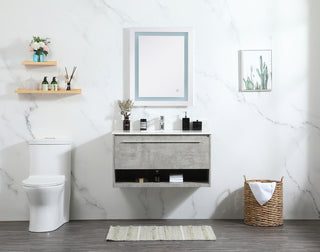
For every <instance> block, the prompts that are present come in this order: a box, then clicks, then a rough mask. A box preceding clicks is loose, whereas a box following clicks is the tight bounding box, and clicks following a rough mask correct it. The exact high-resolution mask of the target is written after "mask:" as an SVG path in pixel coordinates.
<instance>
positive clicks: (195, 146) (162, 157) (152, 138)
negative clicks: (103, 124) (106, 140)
mask: <svg viewBox="0 0 320 252" xmlns="http://www.w3.org/2000/svg"><path fill="white" fill-rule="evenodd" d="M113 136H114V172H113V174H114V177H113V179H114V181H113V182H114V186H115V187H203V186H205V187H209V186H210V169H211V164H210V160H211V158H210V134H209V133H204V132H196V131H154V132H148V131H146V132H141V131H129V132H125V131H116V132H113ZM173 175H180V176H181V175H182V177H183V182H169V181H170V176H171V177H173ZM157 181H159V182H157Z"/></svg>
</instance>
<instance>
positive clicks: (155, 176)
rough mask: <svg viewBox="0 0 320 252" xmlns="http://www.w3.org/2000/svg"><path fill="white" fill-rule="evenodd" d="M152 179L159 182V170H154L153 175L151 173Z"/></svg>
mask: <svg viewBox="0 0 320 252" xmlns="http://www.w3.org/2000/svg"><path fill="white" fill-rule="evenodd" d="M153 181H154V182H160V172H159V170H156V171H155V173H154V175H153Z"/></svg>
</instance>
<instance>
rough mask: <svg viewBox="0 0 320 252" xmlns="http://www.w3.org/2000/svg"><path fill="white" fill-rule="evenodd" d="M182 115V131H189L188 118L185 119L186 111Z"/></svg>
mask: <svg viewBox="0 0 320 252" xmlns="http://www.w3.org/2000/svg"><path fill="white" fill-rule="evenodd" d="M184 113H185V116H184V118H182V130H190V118H188V117H187V111H186V112H184Z"/></svg>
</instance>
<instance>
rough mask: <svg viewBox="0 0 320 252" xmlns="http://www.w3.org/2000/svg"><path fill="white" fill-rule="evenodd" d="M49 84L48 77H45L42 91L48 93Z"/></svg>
mask: <svg viewBox="0 0 320 252" xmlns="http://www.w3.org/2000/svg"><path fill="white" fill-rule="evenodd" d="M48 86H49V82H48V81H47V76H44V78H43V81H42V83H41V89H42V91H48V88H49V87H48Z"/></svg>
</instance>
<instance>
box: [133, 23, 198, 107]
mask: <svg viewBox="0 0 320 252" xmlns="http://www.w3.org/2000/svg"><path fill="white" fill-rule="evenodd" d="M129 33H130V35H129V36H130V45H129V47H130V49H129V50H130V52H129V61H130V99H131V100H133V102H134V106H177V107H179V106H191V105H193V32H192V29H191V28H131V29H130V30H129Z"/></svg>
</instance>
